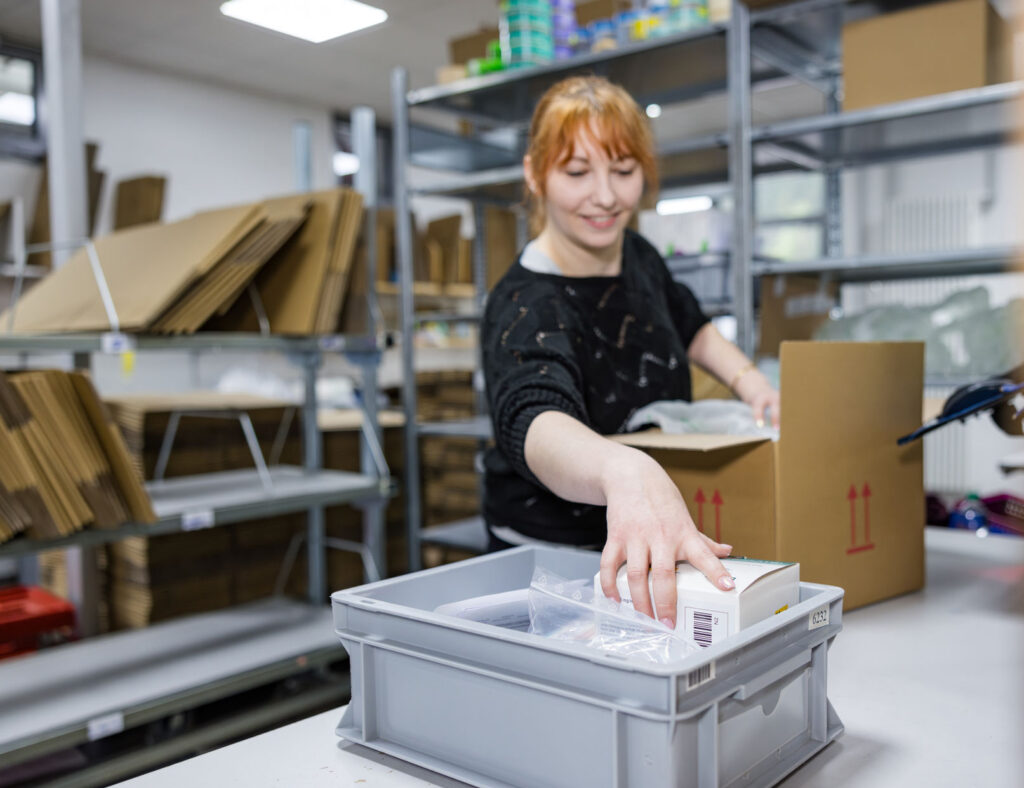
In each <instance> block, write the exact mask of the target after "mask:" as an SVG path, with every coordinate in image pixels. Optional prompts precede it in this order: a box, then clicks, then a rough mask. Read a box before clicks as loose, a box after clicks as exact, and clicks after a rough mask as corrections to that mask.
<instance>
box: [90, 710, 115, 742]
mask: <svg viewBox="0 0 1024 788" xmlns="http://www.w3.org/2000/svg"><path fill="white" fill-rule="evenodd" d="M86 730H87V732H88V736H89V741H96V740H97V739H105V738H106V737H107V736H113V735H114V734H115V733H120V732H121V731H123V730H124V714H122V713H121V712H119V711H115V712H111V713H110V714H104V715H103V716H102V717H95V718H93V719H91V720H89V722H88V725H87V726H86Z"/></svg>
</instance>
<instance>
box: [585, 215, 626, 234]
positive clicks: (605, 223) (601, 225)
mask: <svg viewBox="0 0 1024 788" xmlns="http://www.w3.org/2000/svg"><path fill="white" fill-rule="evenodd" d="M580 218H581V219H583V221H585V222H586V223H587V224H589V225H590V226H591V227H595V228H597V229H599V230H603V229H607V228H608V227H611V226H613V225H614V224H615V220H616V219H617V218H619V214H618V213H608V214H602V215H600V216H581V217H580Z"/></svg>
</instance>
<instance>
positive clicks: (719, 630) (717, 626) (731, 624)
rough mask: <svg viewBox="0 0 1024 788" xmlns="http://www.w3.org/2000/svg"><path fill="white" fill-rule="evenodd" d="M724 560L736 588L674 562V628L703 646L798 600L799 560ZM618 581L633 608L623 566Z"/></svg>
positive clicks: (598, 587)
mask: <svg viewBox="0 0 1024 788" xmlns="http://www.w3.org/2000/svg"><path fill="white" fill-rule="evenodd" d="M722 563H723V564H724V565H725V568H726V569H728V570H729V573H730V574H731V575H732V579H733V582H735V583H736V588H735V589H733V590H732V591H720V590H719V589H717V588H715V586H713V585H712V584H711V583H710V581H708V579H707V578H706V577H704V575H702V574H701V573H700V571H699V570H697V569H695V568H694V567H692V566H690V564H688V563H686V562H685V561H680V562H679V563H678V564H676V593H677V594H678V601H677V603H676V629H677V630H679V631H680V633H681V634H682V635H684V636H685V637H687V638H690V639H692V640H694V641H695V642H696V643H697V644H698V645H699V646H703V647H705V648H706V647H707V646H710V645H712V644H713V643H718V642H719V641H721V640H722V639H723V638H726V637H728V636H729V635H732V634H735V633H736V632H739V631H740V630H741V629H746V628H747V627H749V626H750V625H751V624H756V623H757V622H758V621H763V620H764V619H766V618H768V617H769V616H773V615H775V614H777V613H781V612H782V611H783V610H786V609H787V608H789V607H790V606H793V605H796V604H797V603H798V602H799V601H800V564H790V563H781V562H778V561H756V560H753V559H748V558H726V559H723V561H722ZM616 585H617V587H618V590H619V596H620V597H622V602H623V604H626V605H629V606H631V607H632V605H633V600H632V598H631V597H632V595H631V593H630V590H629V583H628V582H627V580H626V567H625V566H622V567H620V569H619V574H618V577H617V578H616ZM594 592H595V593H596V594H598V595H601V596H603V595H604V593H603V592H602V590H601V576H600V573H598V574H596V575H594ZM651 596H652V599H653V593H652V595H651ZM655 612H657V611H655ZM656 617H657V616H656Z"/></svg>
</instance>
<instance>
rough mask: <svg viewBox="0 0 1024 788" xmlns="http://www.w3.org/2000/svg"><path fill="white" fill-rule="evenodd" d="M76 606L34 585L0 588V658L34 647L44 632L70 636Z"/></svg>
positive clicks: (72, 631)
mask: <svg viewBox="0 0 1024 788" xmlns="http://www.w3.org/2000/svg"><path fill="white" fill-rule="evenodd" d="M74 630H75V608H74V605H72V604H71V603H70V602H68V601H67V600H66V599H61V598H60V597H59V596H54V595H53V594H51V593H50V592H49V591H46V590H44V589H42V588H37V587H36V586H11V587H10V588H0V659H3V658H5V657H14V656H17V655H19V654H27V653H29V652H32V651H35V650H36V649H37V648H38V647H39V645H40V641H41V639H42V638H45V637H47V636H57V635H59V636H61V637H64V638H66V637H72V636H73V635H74Z"/></svg>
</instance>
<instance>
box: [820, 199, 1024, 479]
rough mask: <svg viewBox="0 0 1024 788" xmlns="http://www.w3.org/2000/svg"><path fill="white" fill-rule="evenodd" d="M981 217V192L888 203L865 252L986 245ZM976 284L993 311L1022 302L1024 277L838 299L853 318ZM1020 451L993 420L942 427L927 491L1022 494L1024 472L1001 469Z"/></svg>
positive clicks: (860, 289)
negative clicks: (1001, 463)
mask: <svg viewBox="0 0 1024 788" xmlns="http://www.w3.org/2000/svg"><path fill="white" fill-rule="evenodd" d="M983 211H984V202H983V199H982V195H981V194H980V193H966V194H963V193H961V194H949V195H934V196H929V197H912V198H911V197H894V198H890V199H888V200H887V201H886V204H885V206H884V208H883V210H882V211H881V213H880V218H879V220H878V221H876V222H874V223H872V224H869V226H868V227H867V228H866V232H865V233H864V235H863V236H862V239H863V243H864V249H863V253H865V254H886V253H898V252H905V253H913V252H938V251H946V250H956V249H963V248H969V247H973V246H978V245H982V244H984V237H983V228H984V222H983V219H984V217H983ZM875 215H876V216H879V214H875ZM978 286H983V287H985V288H987V289H988V291H989V297H990V300H991V303H992V305H993V306H1000V305H1002V304H1005V303H1006V302H1007V301H1009V300H1011V299H1013V298H1021V297H1024V275H1021V274H994V275H986V276H957V277H937V278H933V279H912V280H903V281H893V282H870V283H863V284H861V283H850V284H846V285H844V286H843V287H842V290H841V296H840V299H841V304H842V308H843V311H844V312H845V313H846V314H850V315H852V314H858V313H860V312H863V311H864V310H866V309H870V308H872V307H876V306H883V305H889V304H901V305H904V306H924V305H928V304H935V303H938V302H940V301H942V300H944V299H945V298H948V297H949V296H950V295H952V294H953V293H956V292H959V291H962V290H966V289H969V288H974V287H978ZM950 350H951V352H954V353H955V351H956V349H955V348H950ZM953 389H954V386H928V387H926V390H925V396H927V397H937V398H941V399H943V400H944V399H945V398H946V397H947V396H949V394H950V393H952V391H953ZM1021 450H1024V438H1010V437H1009V436H1007V435H1005V434H1004V433H1002V432H1001V431H1000V430H999V428H998V427H996V426H995V425H994V424H993V423H992V420H991V419H990V418H989V417H988V416H987V415H986V416H982V417H974V418H971V419H969V420H968V421H967V422H966V423H964V424H953V425H949V426H946V427H943V428H942V429H940V430H937V431H936V432H933V433H931V434H929V435H927V436H925V438H924V475H925V489H926V490H928V491H929V492H938V493H942V494H945V495H948V496H961V495H964V494H965V493H967V492H971V491H976V492H979V493H981V494H986V493H991V492H995V491H997V490H1007V491H1013V492H1016V493H1017V494H1018V495H1022V496H1024V474H1020V473H1018V474H1016V476H1006V475H1004V474H1003V473H1002V471H1001V470H1000V469H999V464H998V463H999V459H1000V458H1001V457H1003V456H1006V455H1007V454H1010V453H1012V452H1014V451H1021Z"/></svg>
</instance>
